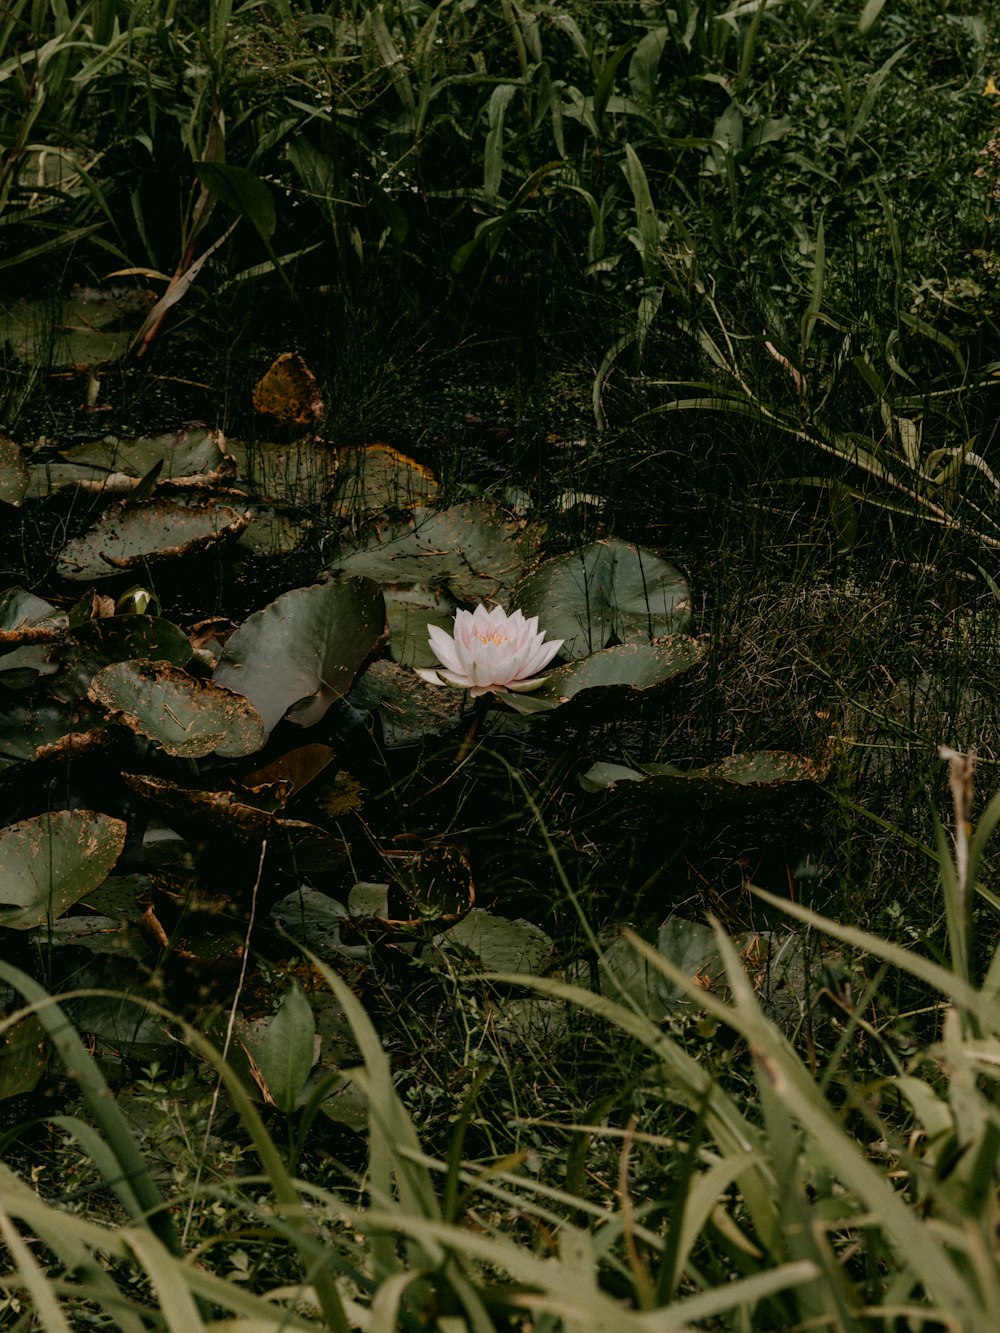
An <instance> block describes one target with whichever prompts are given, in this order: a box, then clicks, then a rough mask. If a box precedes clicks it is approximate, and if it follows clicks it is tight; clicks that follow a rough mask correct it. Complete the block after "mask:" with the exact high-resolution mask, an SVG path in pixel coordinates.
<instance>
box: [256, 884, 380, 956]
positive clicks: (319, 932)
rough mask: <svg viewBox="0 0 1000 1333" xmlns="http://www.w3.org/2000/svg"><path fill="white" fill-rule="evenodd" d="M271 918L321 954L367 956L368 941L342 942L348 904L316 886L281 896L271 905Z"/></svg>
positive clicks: (302, 942) (301, 942)
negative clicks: (342, 929)
mask: <svg viewBox="0 0 1000 1333" xmlns="http://www.w3.org/2000/svg"><path fill="white" fill-rule="evenodd" d="M271 919H272V920H273V921H274V922H275V924H276V925H278V926H281V927H283V928H284V929H285V930H287V931H288V933H289V935H291V937H292V939H294V940H297V941H298V942H299V943H300V944H304V945H306V946H307V947H308V948H310V949H312V951H313V952H314V953H317V954H319V956H320V957H321V958H331V957H334V956H336V955H338V954H339V955H341V956H345V957H347V958H354V959H362V958H367V957H368V946H367V945H357V944H344V943H343V941H342V940H341V936H340V930H341V927H342V926H343V925H345V924H346V922H347V919H348V917H347V908H346V907H345V906H344V904H343V903H340V902H337V900H336V899H335V898H330V897H328V896H327V895H326V894H325V893H320V891H319V890H318V889H312V888H309V887H303V888H301V889H297V890H296V891H295V892H294V893H290V894H289V895H288V897H287V898H282V900H281V902H279V903H275V905H274V907H273V908H272V909H271Z"/></svg>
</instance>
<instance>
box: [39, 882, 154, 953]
mask: <svg viewBox="0 0 1000 1333" xmlns="http://www.w3.org/2000/svg"><path fill="white" fill-rule="evenodd" d="M88 896H89V895H88ZM31 942H32V944H35V945H37V946H38V947H39V948H45V949H48V948H57V947H62V948H67V947H70V948H74V949H86V950H87V951H88V952H89V953H105V954H128V955H129V956H130V957H132V958H143V957H145V956H146V955H147V954H148V953H149V945H148V944H147V943H146V941H145V940H144V939H143V937H142V935H141V934H140V933H139V931H137V930H136V929H135V928H134V927H133V926H130V925H129V924H128V923H126V922H123V921H121V920H120V919H118V918H115V917H110V916H64V917H62V918H61V920H59V921H53V922H51V924H49V925H45V926H42V927H41V929H39V930H37V931H36V932H35V933H34V934H33V935H32V936H31Z"/></svg>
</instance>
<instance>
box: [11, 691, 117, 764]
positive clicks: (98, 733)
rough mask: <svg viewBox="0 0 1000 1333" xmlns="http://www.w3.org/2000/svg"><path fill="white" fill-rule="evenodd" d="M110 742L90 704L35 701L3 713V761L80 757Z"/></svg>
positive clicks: (19, 704) (13, 705)
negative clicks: (74, 755)
mask: <svg viewBox="0 0 1000 1333" xmlns="http://www.w3.org/2000/svg"><path fill="white" fill-rule="evenodd" d="M107 742H108V733H107V729H106V727H105V723H104V719H103V718H102V717H101V716H100V715H99V714H98V713H97V712H96V711H95V710H94V709H92V708H91V707H90V706H89V705H88V704H85V703H80V702H74V703H60V702H57V701H53V700H47V699H32V701H31V702H30V703H28V704H22V703H13V704H12V703H7V704H6V705H5V706H4V708H3V709H2V711H0V758H2V759H6V760H9V761H14V762H20V763H25V762H29V763H30V762H31V761H33V760H35V759H52V758H56V757H57V756H59V755H65V756H67V757H68V756H69V755H71V754H79V753H81V752H82V751H83V750H86V749H92V748H94V747H95V746H97V745H105V744H107Z"/></svg>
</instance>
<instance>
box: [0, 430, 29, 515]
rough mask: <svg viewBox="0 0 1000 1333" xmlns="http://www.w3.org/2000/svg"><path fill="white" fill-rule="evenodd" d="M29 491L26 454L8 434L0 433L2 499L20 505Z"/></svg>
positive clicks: (0, 493) (0, 494) (10, 503)
mask: <svg viewBox="0 0 1000 1333" xmlns="http://www.w3.org/2000/svg"><path fill="white" fill-rule="evenodd" d="M27 492H28V469H27V468H26V467H25V464H24V455H23V454H22V453H21V450H20V449H19V448H18V446H17V445H16V444H15V443H14V441H13V440H10V439H8V438H7V436H6V435H0V501H3V503H4V504H9V505H19V504H20V503H21V501H22V500H23V499H24V497H25V495H26V494H27Z"/></svg>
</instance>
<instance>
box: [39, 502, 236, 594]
mask: <svg viewBox="0 0 1000 1333" xmlns="http://www.w3.org/2000/svg"><path fill="white" fill-rule="evenodd" d="M249 522H250V516H249V515H248V514H247V513H246V512H243V511H240V510H237V509H234V508H233V507H232V505H226V504H220V503H218V502H214V501H213V502H212V503H209V504H184V503H182V502H181V501H179V500H153V501H149V502H147V503H144V504H137V505H134V506H132V507H129V506H128V505H127V503H126V504H124V505H123V504H117V505H114V506H113V507H112V508H111V509H108V510H106V511H105V512H104V513H103V514H102V515H101V517H100V518H99V519H98V521H97V522H96V523H95V524H94V526H93V527H92V528H90V529H89V531H87V532H85V533H83V535H82V536H80V537H75V538H73V539H72V540H71V541H68V542H67V543H66V545H65V546H64V547H63V549H62V550H61V551H60V553H59V557H58V560H57V561H56V572H57V573H58V574H59V575H60V576H61V577H62V578H64V579H74V580H82V579H87V580H89V579H106V578H113V577H115V576H116V575H119V574H122V573H125V572H126V571H128V570H132V569H137V568H138V569H145V568H146V566H147V565H149V564H153V563H156V562H159V561H163V560H174V559H176V558H177V557H178V556H183V555H190V554H192V553H193V552H195V551H205V550H208V549H209V547H212V546H215V545H217V544H218V543H219V542H222V541H227V540H229V539H231V538H235V537H238V536H239V535H240V533H241V532H242V531H243V529H244V528H245V527H246V526H247V524H248V523H249Z"/></svg>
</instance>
